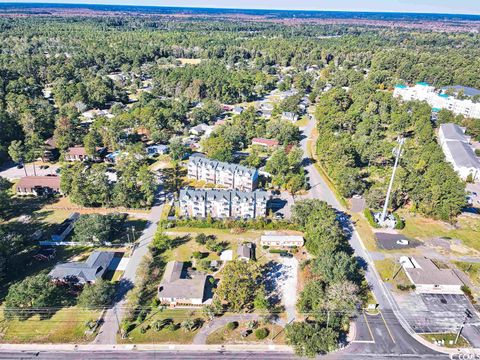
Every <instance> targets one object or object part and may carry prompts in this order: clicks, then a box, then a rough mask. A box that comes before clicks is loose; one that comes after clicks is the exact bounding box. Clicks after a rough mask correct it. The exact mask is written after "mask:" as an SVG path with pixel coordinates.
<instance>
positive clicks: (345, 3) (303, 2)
mask: <svg viewBox="0 0 480 360" xmlns="http://www.w3.org/2000/svg"><path fill="white" fill-rule="evenodd" d="M0 2H3V0H0ZM6 2H40V3H45V2H48V3H77V4H78V3H83V4H114V5H150V6H180V7H183V6H185V7H213V8H240V9H288V10H340V11H393V12H423V13H449V14H477V15H480V0H294V1H292V0H137V1H134V0H133V1H132V0H47V1H39V0H6Z"/></svg>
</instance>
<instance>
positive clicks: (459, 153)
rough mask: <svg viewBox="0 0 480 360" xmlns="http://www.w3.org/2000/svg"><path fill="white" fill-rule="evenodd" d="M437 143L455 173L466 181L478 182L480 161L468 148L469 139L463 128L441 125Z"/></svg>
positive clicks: (455, 125) (479, 178) (469, 147)
mask: <svg viewBox="0 0 480 360" xmlns="http://www.w3.org/2000/svg"><path fill="white" fill-rule="evenodd" d="M438 141H439V142H440V146H441V147H442V150H443V153H444V154H445V159H446V160H447V161H448V162H449V163H450V164H452V166H453V169H454V170H455V172H456V173H457V174H458V175H459V176H460V178H462V179H463V180H466V179H467V178H468V177H471V179H472V180H473V181H480V161H479V160H478V157H477V156H476V155H475V152H474V151H473V148H472V147H471V146H470V144H469V142H470V137H469V136H466V135H465V128H462V127H460V126H458V125H457V124H451V123H448V124H442V125H440V129H439V130H438Z"/></svg>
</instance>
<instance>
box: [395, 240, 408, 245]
mask: <svg viewBox="0 0 480 360" xmlns="http://www.w3.org/2000/svg"><path fill="white" fill-rule="evenodd" d="M397 244H398V245H403V246H405V245H408V240H406V239H401V240H397Z"/></svg>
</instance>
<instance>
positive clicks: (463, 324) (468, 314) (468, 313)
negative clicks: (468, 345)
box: [454, 309, 472, 344]
mask: <svg viewBox="0 0 480 360" xmlns="http://www.w3.org/2000/svg"><path fill="white" fill-rule="evenodd" d="M471 316H472V313H471V312H470V310H468V309H465V318H464V319H463V323H462V326H460V329H459V330H458V333H457V336H456V337H455V342H454V344H456V343H457V341H458V338H459V337H460V334H461V333H462V330H463V327H464V326H465V323H466V322H467V320H468V319H469V318H470V317H471Z"/></svg>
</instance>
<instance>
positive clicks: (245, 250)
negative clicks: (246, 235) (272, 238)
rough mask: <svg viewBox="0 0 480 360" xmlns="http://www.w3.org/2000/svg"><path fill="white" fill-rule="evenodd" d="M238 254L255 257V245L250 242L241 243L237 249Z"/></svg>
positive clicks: (248, 257)
mask: <svg viewBox="0 0 480 360" xmlns="http://www.w3.org/2000/svg"><path fill="white" fill-rule="evenodd" d="M237 255H238V256H239V257H242V258H246V259H253V257H254V256H253V245H252V244H250V243H248V244H243V245H240V246H239V247H238V249H237Z"/></svg>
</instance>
